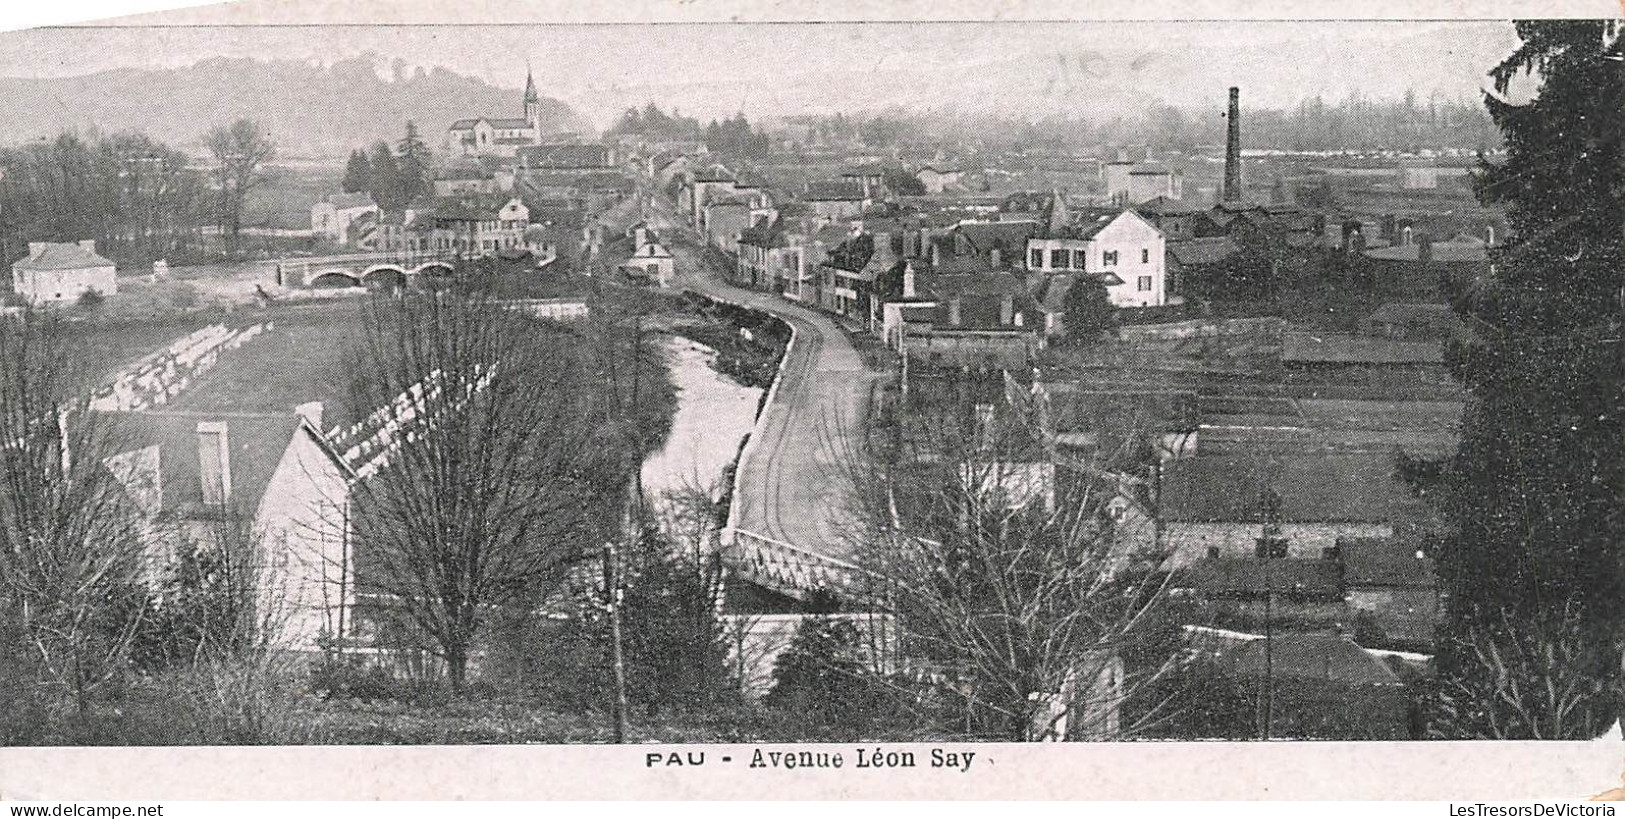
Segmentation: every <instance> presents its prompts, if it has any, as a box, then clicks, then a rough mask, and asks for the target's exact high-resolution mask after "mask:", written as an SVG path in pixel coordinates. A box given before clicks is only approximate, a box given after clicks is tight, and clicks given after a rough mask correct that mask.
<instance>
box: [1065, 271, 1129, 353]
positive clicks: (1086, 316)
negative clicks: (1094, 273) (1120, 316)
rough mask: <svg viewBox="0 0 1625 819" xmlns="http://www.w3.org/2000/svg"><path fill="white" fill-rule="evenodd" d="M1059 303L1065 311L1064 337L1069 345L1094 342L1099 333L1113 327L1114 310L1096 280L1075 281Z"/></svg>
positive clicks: (1080, 279)
mask: <svg viewBox="0 0 1625 819" xmlns="http://www.w3.org/2000/svg"><path fill="white" fill-rule="evenodd" d="M1061 301H1062V305H1061V306H1062V308H1063V309H1064V310H1065V311H1066V334H1067V337H1068V338H1069V339H1070V340H1071V341H1073V342H1077V343H1089V342H1094V341H1098V340H1100V335H1101V334H1102V333H1105V332H1107V331H1108V330H1111V329H1112V328H1114V327H1116V326H1117V308H1116V307H1114V306H1112V298H1111V295H1110V294H1108V293H1107V292H1106V285H1105V284H1103V283H1102V282H1101V281H1100V280H1099V279H1097V278H1093V277H1083V278H1079V279H1078V281H1076V282H1074V283H1073V285H1072V286H1071V287H1070V288H1068V289H1067V291H1066V295H1065V296H1064V297H1063V298H1062V300H1061Z"/></svg>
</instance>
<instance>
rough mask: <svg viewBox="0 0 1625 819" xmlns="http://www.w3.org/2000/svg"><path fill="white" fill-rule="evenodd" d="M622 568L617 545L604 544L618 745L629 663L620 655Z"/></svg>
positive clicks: (623, 721) (624, 721) (624, 722)
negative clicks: (616, 558)
mask: <svg viewBox="0 0 1625 819" xmlns="http://www.w3.org/2000/svg"><path fill="white" fill-rule="evenodd" d="M619 568H620V567H619V566H618V565H617V564H616V562H615V544H614V543H613V542H611V543H605V544H604V600H605V602H606V603H607V604H608V607H609V635H610V652H611V656H612V657H613V658H614V663H613V665H614V669H615V702H614V703H613V707H612V710H613V712H614V717H615V729H614V734H613V735H612V736H613V739H614V741H615V742H616V743H624V742H626V734H627V718H626V710H627V709H626V660H625V657H624V655H623V654H622V651H621V581H620V571H619Z"/></svg>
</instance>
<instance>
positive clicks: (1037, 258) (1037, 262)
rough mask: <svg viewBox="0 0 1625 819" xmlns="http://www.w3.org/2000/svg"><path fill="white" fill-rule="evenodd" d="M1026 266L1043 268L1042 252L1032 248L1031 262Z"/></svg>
mask: <svg viewBox="0 0 1625 819" xmlns="http://www.w3.org/2000/svg"><path fill="white" fill-rule="evenodd" d="M1028 264H1030V265H1032V266H1033V267H1043V266H1044V251H1042V250H1040V249H1038V248H1033V252H1032V260H1031V261H1030V262H1028Z"/></svg>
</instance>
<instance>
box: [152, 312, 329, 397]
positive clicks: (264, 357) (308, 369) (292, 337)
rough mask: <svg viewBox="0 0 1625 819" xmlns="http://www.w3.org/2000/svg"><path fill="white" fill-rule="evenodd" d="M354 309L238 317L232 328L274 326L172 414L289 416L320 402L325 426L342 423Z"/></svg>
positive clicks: (226, 359) (235, 353) (223, 361)
mask: <svg viewBox="0 0 1625 819" xmlns="http://www.w3.org/2000/svg"><path fill="white" fill-rule="evenodd" d="M356 311H357V305H356V304H354V303H338V304H323V305H313V306H304V307H297V308H295V307H288V308H273V309H269V310H264V311H258V310H256V311H246V312H240V313H238V314H236V315H235V316H234V317H233V323H238V324H243V325H247V324H253V323H258V322H262V321H269V322H272V324H273V327H272V328H271V329H269V330H267V331H265V332H264V333H261V334H260V336H259V337H258V338H256V339H254V340H253V341H250V342H249V343H247V344H244V345H243V346H242V347H239V348H237V349H236V350H232V351H231V352H228V353H226V354H224V355H222V356H221V357H220V361H219V363H218V364H216V365H215V367H214V369H212V370H210V371H209V372H208V373H207V374H206V375H204V376H203V377H202V378H201V379H199V380H198V383H197V384H195V385H194V386H193V387H192V388H191V389H188V390H187V391H186V392H184V393H182V394H181V395H180V397H179V398H177V399H176V400H175V401H174V402H172V403H171V405H170V406H171V407H173V408H174V409H182V410H202V411H229V412H285V411H290V410H292V409H293V408H294V407H296V406H298V405H300V404H303V403H305V402H308V401H321V402H322V403H323V405H324V408H325V416H324V418H325V424H326V425H327V426H329V427H331V426H334V425H336V424H338V423H342V422H343V421H344V419H345V418H347V417H348V416H347V415H345V411H346V409H345V398H346V395H347V393H348V392H349V383H348V381H347V377H348V372H349V370H348V368H347V348H348V345H347V340H348V339H349V338H350V337H351V328H352V327H354V326H356V325H355V321H354V319H355V316H356Z"/></svg>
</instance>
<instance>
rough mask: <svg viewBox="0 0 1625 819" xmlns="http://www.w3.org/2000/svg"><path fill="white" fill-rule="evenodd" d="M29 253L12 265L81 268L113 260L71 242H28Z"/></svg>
mask: <svg viewBox="0 0 1625 819" xmlns="http://www.w3.org/2000/svg"><path fill="white" fill-rule="evenodd" d="M28 244H29V254H28V258H26V259H19V260H18V261H17V262H16V263H14V264H13V265H12V267H15V268H17V269H19V270H83V269H85V268H88V267H112V266H113V262H112V261H111V260H109V259H108V258H107V257H105V256H101V255H98V254H97V253H96V251H94V250H91V249H90V248H87V247H82V246H80V245H78V244H75V243H73V242H29V243H28Z"/></svg>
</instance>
